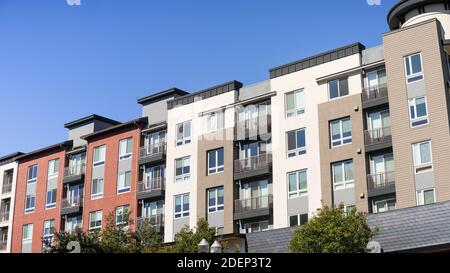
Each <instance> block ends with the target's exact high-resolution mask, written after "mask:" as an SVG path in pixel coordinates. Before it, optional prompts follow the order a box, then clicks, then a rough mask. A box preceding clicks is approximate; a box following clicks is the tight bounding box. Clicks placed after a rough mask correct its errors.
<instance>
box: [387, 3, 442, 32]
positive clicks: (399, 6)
mask: <svg viewBox="0 0 450 273" xmlns="http://www.w3.org/2000/svg"><path fill="white" fill-rule="evenodd" d="M436 3H442V4H449V2H448V1H447V0H400V1H398V2H397V3H396V4H395V5H394V6H393V7H392V8H391V9H390V10H389V12H388V16H387V23H388V25H389V28H390V29H391V30H395V29H398V28H400V26H399V24H400V23H403V21H404V20H405V18H404V16H405V14H406V13H408V12H410V11H412V10H413V9H416V8H419V7H421V6H424V5H429V4H436Z"/></svg>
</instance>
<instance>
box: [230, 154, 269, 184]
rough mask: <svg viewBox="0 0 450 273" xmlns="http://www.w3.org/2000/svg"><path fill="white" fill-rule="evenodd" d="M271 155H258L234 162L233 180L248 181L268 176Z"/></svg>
mask: <svg viewBox="0 0 450 273" xmlns="http://www.w3.org/2000/svg"><path fill="white" fill-rule="evenodd" d="M271 170H272V154H270V153H267V154H260V155H257V156H252V157H249V158H245V159H237V160H235V161H234V180H242V179H248V178H253V177H258V176H263V175H267V174H270V172H271Z"/></svg>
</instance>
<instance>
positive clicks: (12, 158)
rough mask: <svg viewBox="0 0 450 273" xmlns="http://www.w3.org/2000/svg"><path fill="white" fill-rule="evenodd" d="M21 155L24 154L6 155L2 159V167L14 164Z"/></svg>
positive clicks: (0, 161) (0, 159) (0, 163)
mask: <svg viewBox="0 0 450 273" xmlns="http://www.w3.org/2000/svg"><path fill="white" fill-rule="evenodd" d="M21 155H23V153H21V152H16V153H13V154H9V155H5V156H2V157H0V166H3V165H6V164H9V163H12V162H14V161H16V158H17V157H18V156H21Z"/></svg>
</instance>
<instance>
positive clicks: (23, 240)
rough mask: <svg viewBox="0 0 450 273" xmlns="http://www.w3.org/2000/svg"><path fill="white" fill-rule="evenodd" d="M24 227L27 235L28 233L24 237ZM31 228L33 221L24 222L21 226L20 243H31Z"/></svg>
mask: <svg viewBox="0 0 450 273" xmlns="http://www.w3.org/2000/svg"><path fill="white" fill-rule="evenodd" d="M25 227H27V235H28V237H26V238H24V234H25V232H24V230H25ZM30 227H31V228H30ZM33 229H34V224H33V223H29V224H24V225H23V226H22V245H23V244H24V242H25V243H32V242H33Z"/></svg>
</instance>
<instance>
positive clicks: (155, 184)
mask: <svg viewBox="0 0 450 273" xmlns="http://www.w3.org/2000/svg"><path fill="white" fill-rule="evenodd" d="M165 185H166V178H165V177H160V178H156V179H151V180H147V181H139V182H138V193H144V192H152V191H158V190H164V188H165Z"/></svg>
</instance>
